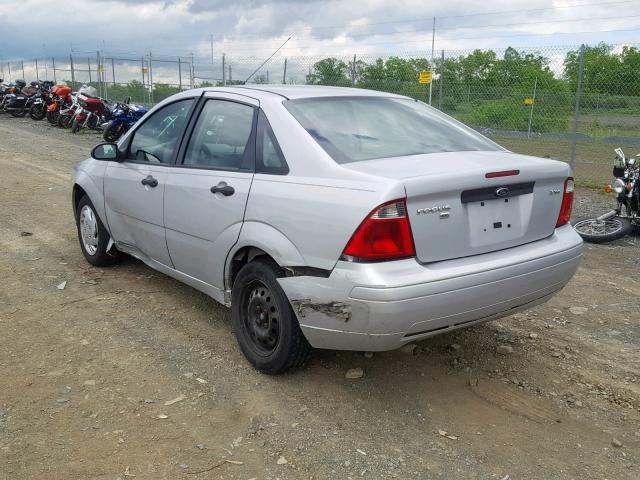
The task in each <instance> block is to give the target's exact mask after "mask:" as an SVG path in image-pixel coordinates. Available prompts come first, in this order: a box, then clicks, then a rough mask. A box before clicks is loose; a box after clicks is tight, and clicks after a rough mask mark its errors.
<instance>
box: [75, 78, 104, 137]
mask: <svg viewBox="0 0 640 480" xmlns="http://www.w3.org/2000/svg"><path fill="white" fill-rule="evenodd" d="M77 100H78V104H79V108H78V109H77V110H76V112H75V114H74V116H73V121H72V123H71V133H78V132H79V131H80V130H82V129H83V128H90V129H92V130H100V126H101V125H102V123H104V122H105V121H107V120H108V119H109V118H110V116H111V114H110V111H109V107H108V105H107V102H106V101H105V100H103V99H102V98H98V97H97V92H96V89H95V88H93V87H87V88H84V87H83V88H81V89H80V90H79V91H78V97H77Z"/></svg>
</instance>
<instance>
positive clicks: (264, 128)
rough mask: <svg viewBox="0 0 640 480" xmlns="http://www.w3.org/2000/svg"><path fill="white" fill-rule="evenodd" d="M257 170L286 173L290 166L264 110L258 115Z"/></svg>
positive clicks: (258, 171)
mask: <svg viewBox="0 0 640 480" xmlns="http://www.w3.org/2000/svg"><path fill="white" fill-rule="evenodd" d="M256 152H257V156H256V172H257V173H268V174H272V175H286V174H287V173H289V167H288V165H287V162H286V160H285V159H284V155H283V154H282V150H280V145H278V141H277V139H276V136H275V134H274V133H273V130H272V129H271V125H269V121H268V120H267V116H266V115H265V114H264V112H263V111H262V110H260V113H259V115H258V142H257V145H256Z"/></svg>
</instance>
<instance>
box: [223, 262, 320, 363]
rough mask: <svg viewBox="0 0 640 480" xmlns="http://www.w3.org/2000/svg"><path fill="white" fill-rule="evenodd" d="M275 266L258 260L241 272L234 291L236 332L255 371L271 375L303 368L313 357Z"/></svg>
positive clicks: (234, 324)
mask: <svg viewBox="0 0 640 480" xmlns="http://www.w3.org/2000/svg"><path fill="white" fill-rule="evenodd" d="M279 271H280V269H279V267H278V266H277V265H276V264H275V262H273V261H270V260H264V259H257V260H254V261H252V262H249V263H248V264H246V265H245V266H244V267H242V269H241V270H240V271H239V272H238V275H237V276H236V279H235V281H234V283H233V288H232V291H231V317H232V322H233V330H234V333H235V336H236V339H237V341H238V344H239V345H240V349H241V350H242V353H243V354H244V356H245V357H246V358H247V360H248V361H249V363H251V365H253V366H254V368H255V369H256V370H258V371H260V372H262V373H268V374H271V375H275V374H279V373H283V372H285V371H287V370H289V369H290V368H294V367H299V366H302V365H303V364H304V363H305V362H306V361H307V360H308V359H309V357H310V355H311V350H312V349H311V345H309V342H307V339H306V338H305V337H304V334H303V333H302V330H301V329H300V324H299V323H298V319H297V318H296V315H295V313H294V312H293V309H292V308H291V305H290V303H289V300H288V298H287V296H286V294H285V293H284V290H282V287H280V284H279V283H278V274H279Z"/></svg>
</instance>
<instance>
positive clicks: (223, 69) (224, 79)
mask: <svg viewBox="0 0 640 480" xmlns="http://www.w3.org/2000/svg"><path fill="white" fill-rule="evenodd" d="M224 62H225V55H224V53H223V54H222V85H223V86H225V87H226V86H227V73H226V72H225V68H224Z"/></svg>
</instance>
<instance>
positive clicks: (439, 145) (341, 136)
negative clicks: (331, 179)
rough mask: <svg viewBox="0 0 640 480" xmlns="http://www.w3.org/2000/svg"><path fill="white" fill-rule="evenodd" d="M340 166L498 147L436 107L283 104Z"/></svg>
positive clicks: (334, 100) (388, 102)
mask: <svg viewBox="0 0 640 480" xmlns="http://www.w3.org/2000/svg"><path fill="white" fill-rule="evenodd" d="M284 105H285V107H286V108H287V110H289V112H290V113H291V114H292V115H293V116H294V117H295V118H296V120H298V122H300V124H301V125H302V126H303V127H304V128H305V129H306V130H307V132H309V134H310V135H311V136H312V137H313V138H314V139H315V141H316V142H318V144H319V145H320V146H322V148H324V150H325V151H326V152H327V153H328V154H329V155H330V156H331V157H332V158H333V159H334V160H335V161H336V162H338V163H348V162H357V161H362V160H372V159H376V158H387V157H400V156H408V155H420V154H425V153H439V152H462V151H473V150H501V147H499V146H498V145H496V144H495V143H493V142H492V141H491V140H489V139H487V138H485V137H483V136H482V135H480V134H479V133H477V132H475V131H474V130H472V129H471V128H469V127H466V126H465V125H463V124H461V123H459V122H457V121H455V120H453V119H452V118H450V117H448V116H447V115H444V114H443V113H441V112H439V111H438V110H436V109H434V108H430V107H428V106H427V105H425V104H423V103H421V102H418V101H415V100H411V99H403V98H390V97H323V98H305V99H299V100H289V101H286V102H284Z"/></svg>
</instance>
